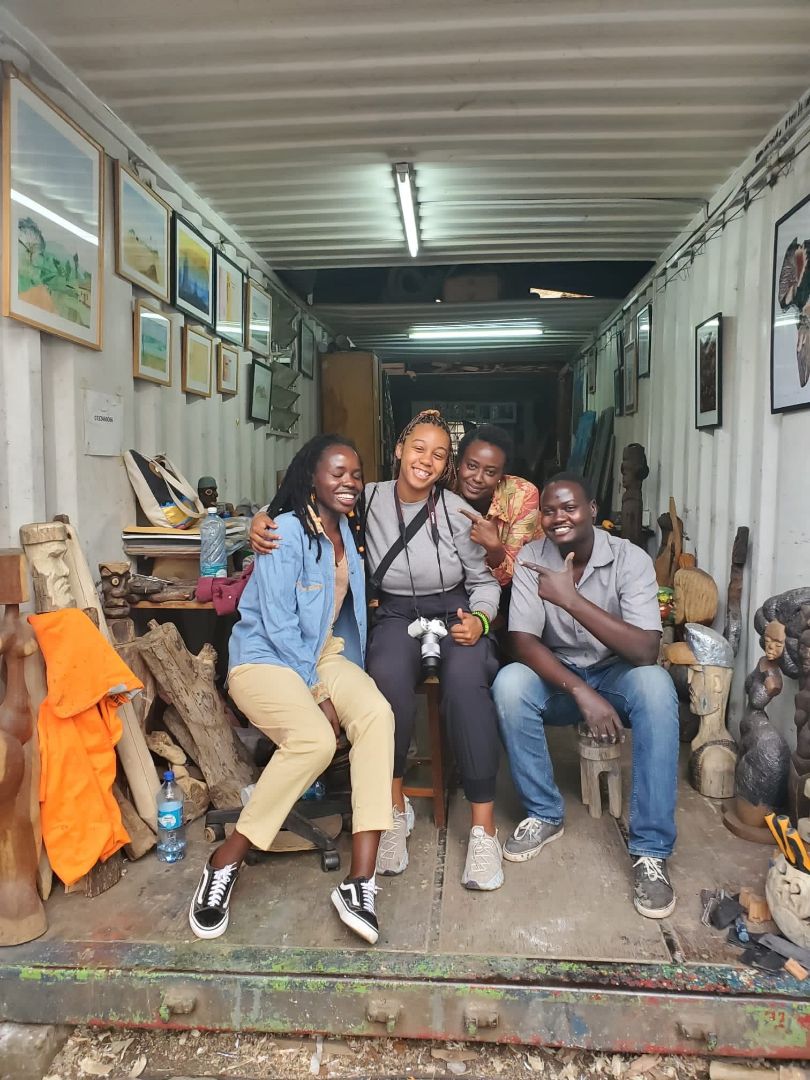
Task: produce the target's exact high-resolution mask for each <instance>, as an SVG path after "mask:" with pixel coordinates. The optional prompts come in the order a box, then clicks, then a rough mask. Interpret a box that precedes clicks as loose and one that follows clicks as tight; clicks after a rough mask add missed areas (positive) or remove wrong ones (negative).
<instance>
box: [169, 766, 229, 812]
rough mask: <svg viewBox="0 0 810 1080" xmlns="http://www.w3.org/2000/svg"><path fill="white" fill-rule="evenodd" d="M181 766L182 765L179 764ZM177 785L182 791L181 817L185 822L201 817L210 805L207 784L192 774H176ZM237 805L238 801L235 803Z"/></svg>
mask: <svg viewBox="0 0 810 1080" xmlns="http://www.w3.org/2000/svg"><path fill="white" fill-rule="evenodd" d="M181 767H182V766H181ZM177 786H178V787H179V788H180V790H181V791H182V792H183V819H184V821H186V822H189V821H195V820H196V819H197V818H198V817H202V815H203V814H204V813H205V811H206V810H207V809H208V807H209V806H210V805H211V793H210V791H209V790H208V785H207V784H205V783H203V782H202V781H201V780H195V779H194V777H193V776H188V775H186V776H178V777H177ZM236 805H237V806H238V805H239V803H237V804H236Z"/></svg>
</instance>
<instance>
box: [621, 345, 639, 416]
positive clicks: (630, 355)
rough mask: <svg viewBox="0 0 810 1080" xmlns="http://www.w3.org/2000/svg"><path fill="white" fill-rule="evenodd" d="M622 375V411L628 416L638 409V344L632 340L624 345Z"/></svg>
mask: <svg viewBox="0 0 810 1080" xmlns="http://www.w3.org/2000/svg"><path fill="white" fill-rule="evenodd" d="M623 373H624V386H623V396H622V411H623V414H624V415H625V416H630V415H632V414H633V413H634V412H635V411H636V409H637V408H638V342H636V341H635V340H633V339H632V338H631V339H630V340H629V341H627V340H626V341H625V343H624V368H623Z"/></svg>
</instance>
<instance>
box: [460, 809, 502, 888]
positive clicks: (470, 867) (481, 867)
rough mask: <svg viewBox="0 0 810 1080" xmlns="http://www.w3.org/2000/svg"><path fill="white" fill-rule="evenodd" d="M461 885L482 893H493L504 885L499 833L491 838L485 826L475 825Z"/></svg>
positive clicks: (469, 842) (468, 847)
mask: <svg viewBox="0 0 810 1080" xmlns="http://www.w3.org/2000/svg"><path fill="white" fill-rule="evenodd" d="M461 884H462V885H463V886H464V888H465V889H479V890H480V891H481V892H491V891H492V890H493V889H500V887H501V885H503V851H502V850H501V845H500V843H499V842H498V834H497V832H496V833H495V835H494V836H490V835H489V833H488V832H487V831H486V830H485V829H484V826H483V825H473V827H472V828H471V829H470V839H469V841H468V843H467V861H466V862H465V863H464V873H463V874H462V875H461Z"/></svg>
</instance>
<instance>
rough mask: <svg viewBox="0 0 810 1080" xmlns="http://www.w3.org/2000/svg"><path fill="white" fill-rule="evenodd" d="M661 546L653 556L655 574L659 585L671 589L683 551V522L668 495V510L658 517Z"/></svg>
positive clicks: (673, 501)
mask: <svg viewBox="0 0 810 1080" xmlns="http://www.w3.org/2000/svg"><path fill="white" fill-rule="evenodd" d="M658 527H659V529H660V530H661V546H660V547H659V548H658V554H657V555H656V557H655V576H656V579H657V580H658V584H659V585H663V586H664V587H665V588H667V589H671V588H672V586H673V583H674V579H675V571H676V570H677V569H678V564H679V561H680V557H681V554H682V552H683V538H684V531H683V522H682V521H681V519H680V518H679V517H678V512H677V508H676V506H675V500H674V499H673V498H672V497H671V496H670V500H669V511H668V512H667V513H666V514H661V516H660V517H659V518H658Z"/></svg>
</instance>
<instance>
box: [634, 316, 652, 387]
mask: <svg viewBox="0 0 810 1080" xmlns="http://www.w3.org/2000/svg"><path fill="white" fill-rule="evenodd" d="M636 342H637V344H638V377H639V378H640V379H646V378H647V377H648V376H649V374H650V363H651V355H652V304H646V305H645V306H644V307H643V308H642V309H641V311H640V312H639V313H638V315H636Z"/></svg>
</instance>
